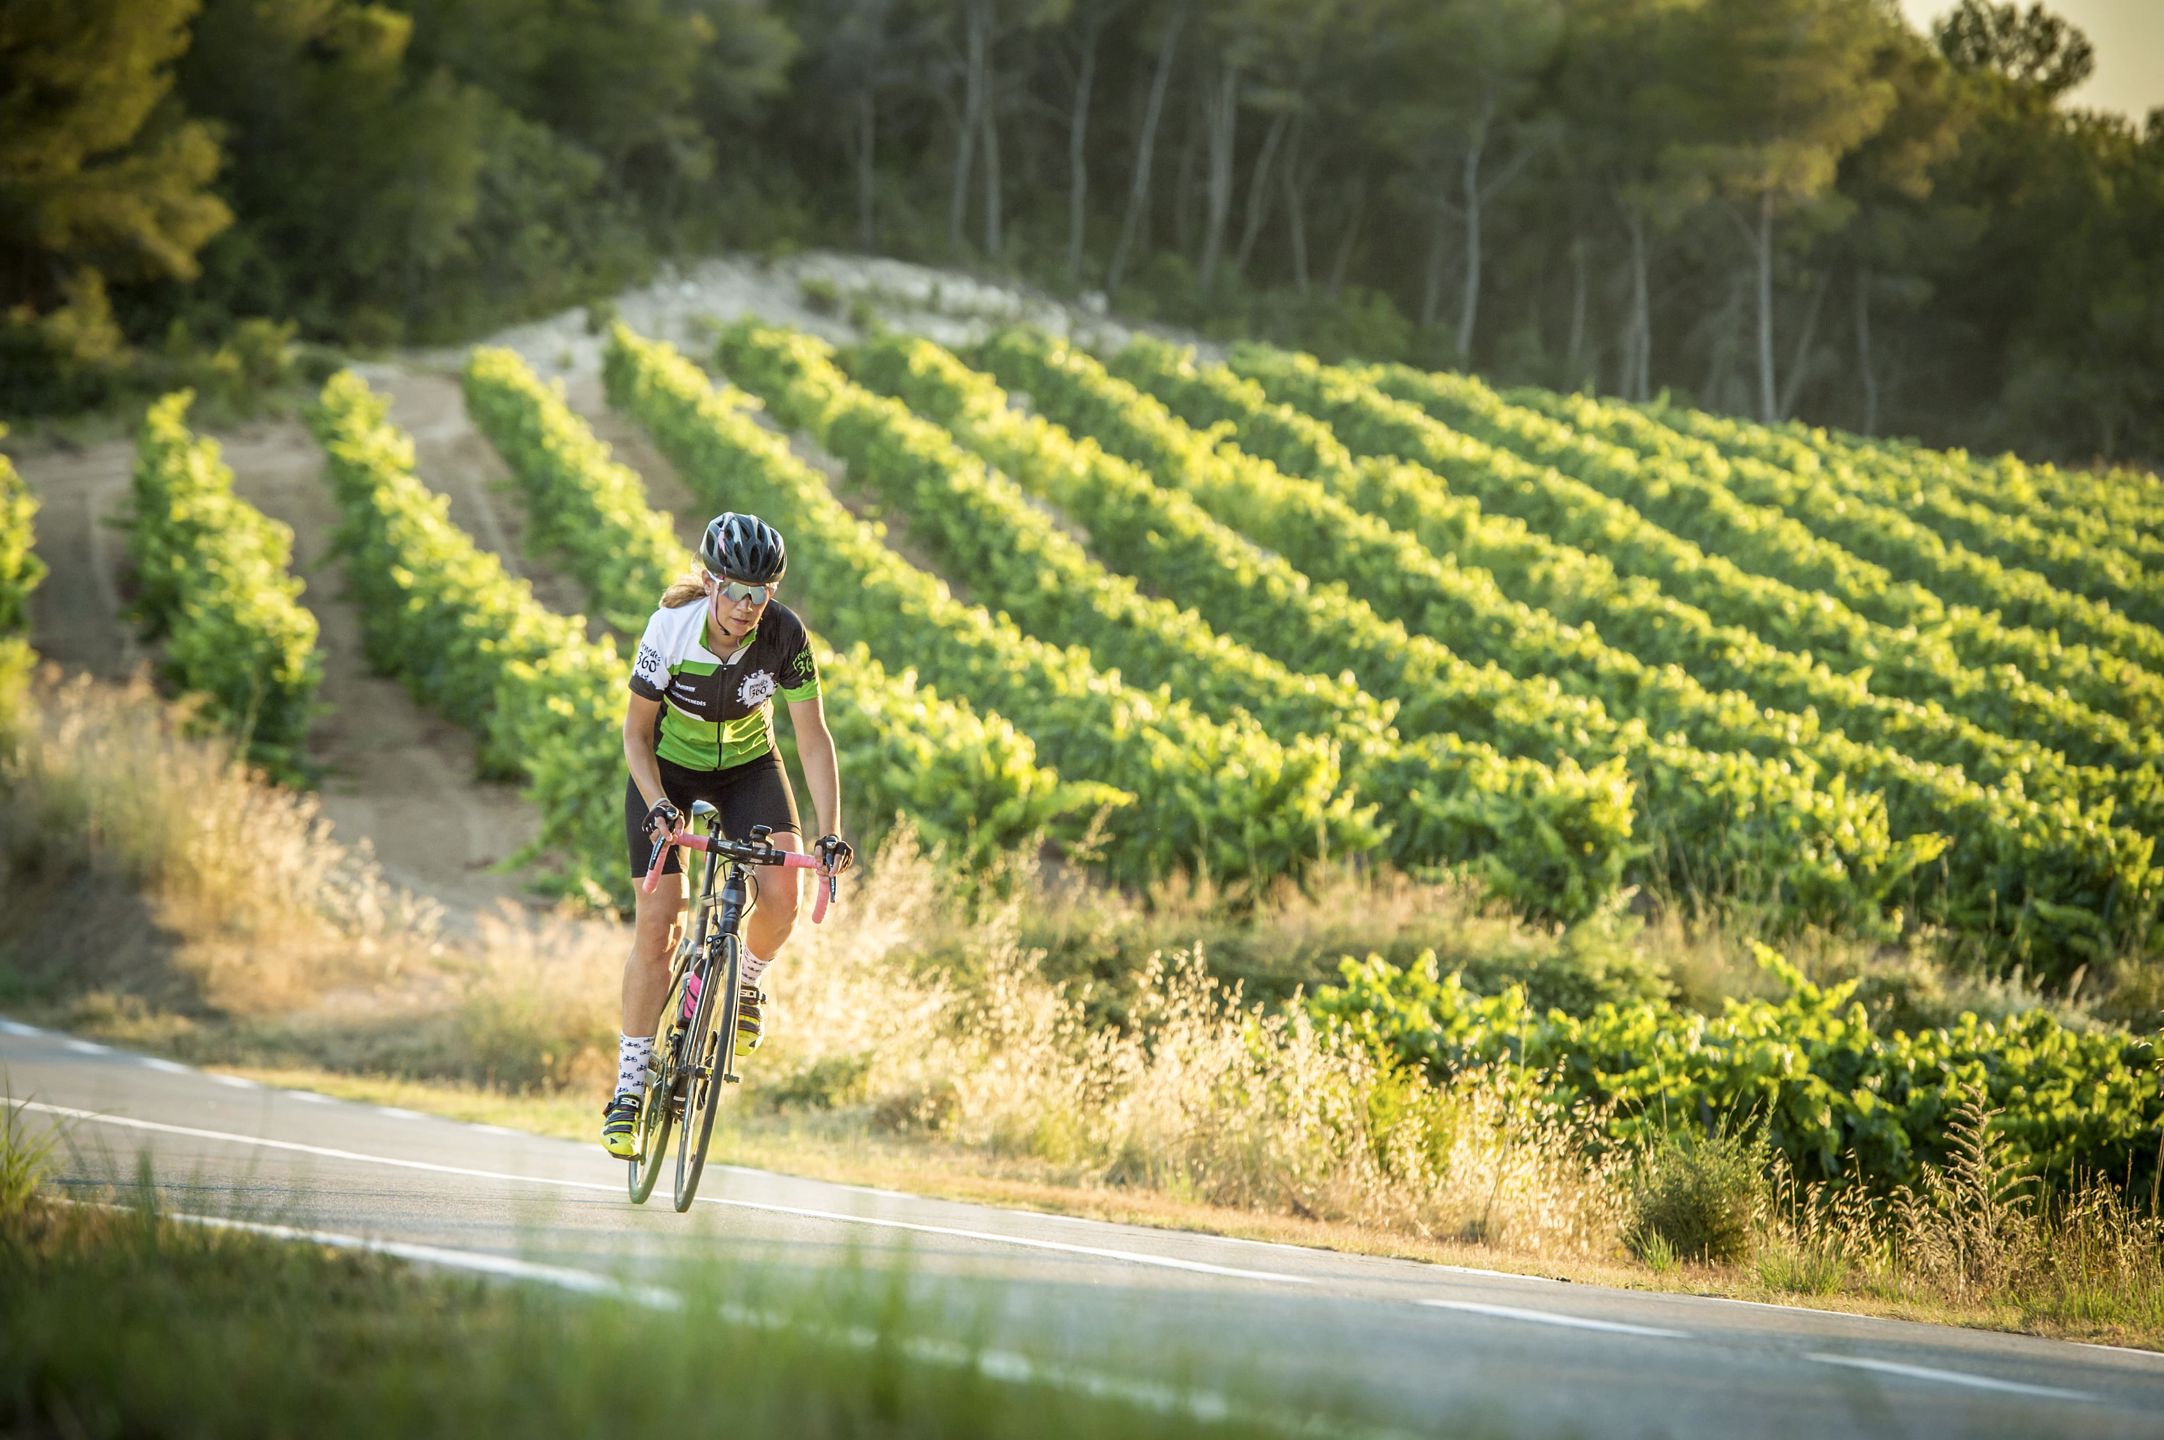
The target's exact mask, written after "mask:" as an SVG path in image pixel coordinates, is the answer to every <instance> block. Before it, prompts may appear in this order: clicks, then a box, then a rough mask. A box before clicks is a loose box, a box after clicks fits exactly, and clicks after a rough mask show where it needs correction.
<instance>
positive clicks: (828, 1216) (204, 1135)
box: [24, 1075, 1315, 1285]
mask: <svg viewBox="0 0 2164 1440" xmlns="http://www.w3.org/2000/svg"><path fill="white" fill-rule="evenodd" d="M211 1078H212V1079H214V1080H216V1079H223V1078H226V1077H222V1076H216V1075H214V1076H212V1077H211ZM24 1108H25V1109H29V1110H37V1111H41V1112H43V1113H45V1114H48V1115H58V1116H61V1117H63V1118H65V1119H70V1120H85V1121H90V1122H94V1123H96V1124H100V1125H117V1126H120V1127H122V1128H124V1129H129V1130H148V1131H152V1132H154V1133H157V1134H162V1135H186V1136H189V1137H190V1138H193V1139H197V1140H222V1141H226V1142H228V1143H231V1144H236V1145H256V1146H260V1147H262V1148H264V1149H267V1150H286V1151H291V1152H293V1153H295V1154H299V1155H319V1156H322V1157H323V1158H324V1159H327V1160H354V1161H359V1162H361V1163H362V1164H367V1165H388V1166H391V1167H393V1168H395V1169H399V1170H422V1171H427V1172H428V1173H430V1174H435V1175H460V1176H464V1177H466V1178H467V1179H472V1180H503V1181H509V1182H511V1183H514V1184H525V1185H550V1186H554V1187H556V1188H558V1189H562V1190H596V1191H603V1192H606V1193H608V1194H611V1195H620V1194H622V1193H623V1186H622V1184H621V1183H617V1184H607V1185H605V1184H602V1183H601V1182H600V1181H596V1180H563V1179H557V1178H554V1177H550V1176H545V1175H513V1174H508V1173H506V1172H504V1171H501V1170H475V1169H472V1168H469V1167H467V1166H463V1165H439V1164H436V1163H434V1162H432V1161H427V1160H401V1159H397V1158H395V1157H393V1156H389V1155H368V1154H363V1153H362V1152H360V1151H357V1150H339V1149H334V1148H332V1147H331V1146H328V1145H304V1144H301V1143H300V1142H299V1141H296V1140H269V1139H265V1138H263V1137H261V1136H256V1135H236V1134H234V1133H232V1132H231V1131H227V1130H203V1129H199V1128H197V1127H195V1126H192V1125H168V1124H165V1123H163V1122H162V1121H157V1120H137V1119H133V1118H131V1117H129V1116H125V1115H101V1114H99V1113H98V1112H96V1111H94V1110H77V1109H74V1108H72V1107H70V1106H66V1105H48V1104H46V1103H45V1102H44V1101H42V1100H31V1101H26V1102H24ZM699 1203H700V1204H702V1205H726V1206H728V1207H730V1208H731V1209H736V1210H756V1211H760V1212H763V1213H766V1214H772V1215H793V1216H796V1217H798V1218H799V1219H804V1220H831V1221H834V1222H836V1223H838V1224H843V1225H862V1226H865V1227H866V1228H868V1229H873V1230H900V1231H906V1232H908V1233H910V1234H916V1235H945V1236H949V1237H951V1238H954V1239H958V1240H977V1241H982V1242H984V1243H986V1244H992V1245H1011V1246H1014V1247H1015V1248H1017V1249H1021V1250H1042V1251H1047V1252H1050V1253H1053V1254H1059V1255H1087V1256H1090V1257H1092V1258H1095V1259H1099V1260H1120V1261H1124V1262H1126V1263H1128V1264H1131V1265H1147V1266H1152V1267H1155V1268H1157V1269H1160V1270H1182V1271H1186V1272H1189V1273H1191V1274H1197V1275H1218V1276H1222V1277H1225V1278H1227V1279H1232V1280H1259V1281H1263V1282H1265V1283H1268V1284H1275V1285H1312V1284H1314V1283H1315V1282H1314V1280H1313V1279H1312V1278H1310V1277H1308V1276H1305V1275H1285V1274H1281V1273H1279V1272H1277V1271H1273V1270H1241V1269H1237V1268H1235V1267H1233V1266H1230V1265H1211V1264H1207V1263H1205V1262H1203V1261H1200V1260H1181V1259H1178V1258H1176V1257H1174V1256H1170V1255H1152V1254H1149V1253H1147V1252H1145V1251H1139V1250H1115V1249H1112V1248H1110V1247H1109V1246H1103V1245H1070V1244H1067V1243H1065V1242H1064V1241H1059V1240H1039V1239H1036V1238H1034V1237H1030V1236H1024V1235H1001V1234H998V1233H996V1232H994V1231H990V1230H965V1229H962V1228H960V1227H959V1226H953V1225H920V1224H917V1223H915V1222H913V1221H908V1220H887V1219H880V1218H877V1217H874V1216H869V1215H844V1214H842V1213H841V1212H839V1211H836V1210H814V1209H811V1208H810V1207H808V1206H800V1205H775V1204H771V1203H768V1202H765V1201H760V1200H731V1199H726V1198H723V1197H721V1196H718V1195H711V1196H710V1195H701V1196H700V1197H699Z"/></svg>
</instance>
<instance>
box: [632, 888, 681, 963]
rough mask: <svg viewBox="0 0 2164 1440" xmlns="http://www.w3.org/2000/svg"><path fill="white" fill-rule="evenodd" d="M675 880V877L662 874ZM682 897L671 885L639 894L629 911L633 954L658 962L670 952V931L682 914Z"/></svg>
mask: <svg viewBox="0 0 2164 1440" xmlns="http://www.w3.org/2000/svg"><path fill="white" fill-rule="evenodd" d="M665 878H666V879H667V880H668V881H674V880H675V878H676V877H675V876H673V875H671V876H668V877H665ZM683 909H684V900H683V897H682V896H681V895H677V894H675V893H673V886H664V887H663V889H662V890H661V891H660V892H659V893H656V894H653V895H643V894H642V895H640V896H639V897H638V904H637V906H636V908H635V909H634V910H633V911H632V919H631V951H632V954H633V955H634V956H636V957H637V958H639V959H642V960H646V961H649V962H653V961H658V960H660V959H662V958H664V957H666V956H667V955H668V953H669V932H670V931H671V930H672V929H673V928H674V927H675V925H676V922H677V917H678V916H680V915H681V914H682V913H683Z"/></svg>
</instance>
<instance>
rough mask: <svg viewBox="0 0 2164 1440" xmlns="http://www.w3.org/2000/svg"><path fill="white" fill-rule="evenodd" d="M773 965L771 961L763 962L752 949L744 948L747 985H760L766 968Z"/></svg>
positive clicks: (745, 980) (745, 981) (747, 946)
mask: <svg viewBox="0 0 2164 1440" xmlns="http://www.w3.org/2000/svg"><path fill="white" fill-rule="evenodd" d="M772 963H773V962H772V961H771V960H762V959H760V958H759V957H758V956H757V955H754V954H752V952H751V947H750V946H749V945H746V946H745V947H744V983H745V984H746V985H756V984H758V983H759V977H760V976H761V975H764V974H765V973H766V967H767V966H769V965H771V964H772Z"/></svg>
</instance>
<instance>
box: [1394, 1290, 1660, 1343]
mask: <svg viewBox="0 0 2164 1440" xmlns="http://www.w3.org/2000/svg"><path fill="white" fill-rule="evenodd" d="M1420 1303H1421V1304H1422V1305H1427V1306H1430V1307H1432V1308H1434V1309H1437V1310H1465V1311H1469V1312H1471V1313H1472V1314H1475V1315H1493V1316H1496V1317H1497V1318H1499V1319H1503V1320H1530V1321H1532V1322H1533V1323H1534V1324H1536V1325H1561V1326H1564V1327H1566V1328H1568V1329H1571V1330H1606V1331H1609V1332H1610V1333H1612V1334H1616V1335H1650V1336H1652V1337H1653V1338H1654V1339H1656V1340H1688V1339H1689V1338H1690V1336H1688V1335H1686V1334H1685V1333H1684V1332H1683V1331H1681V1330H1663V1329H1661V1328H1660V1327H1658V1326H1655V1325H1629V1324H1626V1323H1624V1322H1623V1321H1621V1320H1592V1319H1588V1318H1587V1317H1586V1316H1583V1315H1558V1314H1556V1313H1555V1312H1554V1311H1552V1310H1521V1309H1519V1308H1518V1307H1517V1306H1515V1305H1483V1304H1481V1303H1480V1302H1478V1301H1476V1300H1422V1301H1421V1302H1420Z"/></svg>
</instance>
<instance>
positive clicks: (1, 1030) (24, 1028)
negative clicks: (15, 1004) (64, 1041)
mask: <svg viewBox="0 0 2164 1440" xmlns="http://www.w3.org/2000/svg"><path fill="white" fill-rule="evenodd" d="M44 1033H45V1032H44V1031H43V1030H40V1029H39V1028H38V1027H37V1026H35V1025H25V1024H23V1022H22V1021H20V1020H0V1035H21V1036H24V1037H25V1038H27V1037H29V1036H32V1035H43V1034H44Z"/></svg>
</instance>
